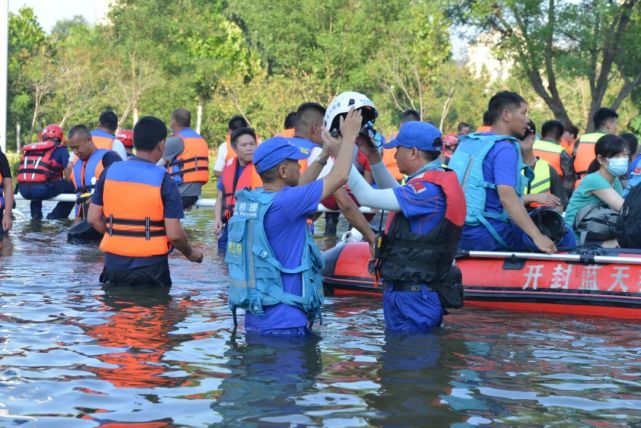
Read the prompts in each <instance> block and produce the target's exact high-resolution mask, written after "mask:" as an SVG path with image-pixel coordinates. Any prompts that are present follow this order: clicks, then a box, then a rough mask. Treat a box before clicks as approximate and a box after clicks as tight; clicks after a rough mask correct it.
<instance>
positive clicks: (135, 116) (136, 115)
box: [133, 104, 139, 125]
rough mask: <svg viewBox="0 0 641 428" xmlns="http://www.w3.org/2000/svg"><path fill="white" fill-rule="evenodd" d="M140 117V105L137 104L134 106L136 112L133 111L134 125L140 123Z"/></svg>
mask: <svg viewBox="0 0 641 428" xmlns="http://www.w3.org/2000/svg"><path fill="white" fill-rule="evenodd" d="M138 116H139V112H138V104H136V105H134V111H133V117H134V125H135V124H136V123H138Z"/></svg>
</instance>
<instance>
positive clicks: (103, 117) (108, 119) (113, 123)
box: [98, 110, 118, 132]
mask: <svg viewBox="0 0 641 428" xmlns="http://www.w3.org/2000/svg"><path fill="white" fill-rule="evenodd" d="M98 123H99V124H100V126H102V127H103V128H107V129H109V130H111V131H114V132H115V131H116V129H118V116H116V113H114V112H113V111H111V110H107V111H103V112H102V113H100V117H99V118H98Z"/></svg>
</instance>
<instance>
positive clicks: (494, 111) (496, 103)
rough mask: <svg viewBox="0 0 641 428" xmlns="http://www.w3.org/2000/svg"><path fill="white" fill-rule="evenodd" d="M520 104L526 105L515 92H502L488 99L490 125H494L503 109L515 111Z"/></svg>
mask: <svg viewBox="0 0 641 428" xmlns="http://www.w3.org/2000/svg"><path fill="white" fill-rule="evenodd" d="M521 104H526V102H525V99H524V98H523V97H522V96H520V95H519V94H517V93H516V92H510V91H502V92H499V93H497V94H495V95H494V96H493V97H492V98H490V102H489V103H488V105H487V111H488V112H489V119H490V124H491V125H494V124H495V123H496V122H498V120H499V118H500V117H501V113H503V110H505V109H517V108H519V107H520V106H521Z"/></svg>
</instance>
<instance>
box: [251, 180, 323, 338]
mask: <svg viewBox="0 0 641 428" xmlns="http://www.w3.org/2000/svg"><path fill="white" fill-rule="evenodd" d="M322 193H323V182H322V180H316V181H314V182H312V183H309V184H306V185H304V186H296V187H286V188H284V189H282V190H281V191H279V192H278V194H277V195H276V196H275V197H274V201H273V202H272V206H271V207H270V208H269V210H268V211H267V213H266V214H265V233H266V235H267V240H268V241H269V244H270V246H271V247H272V250H273V251H274V255H275V256H276V259H277V260H278V261H279V262H281V263H282V264H283V266H284V267H286V268H294V267H297V266H299V265H300V262H301V259H302V257H303V249H304V245H305V234H306V233H307V231H306V229H307V217H308V216H309V214H311V213H314V212H316V210H317V208H318V203H319V202H320V199H321V196H322ZM281 277H282V279H283V290H284V291H286V292H287V293H292V294H297V295H299V296H300V295H301V294H302V275H301V274H286V273H281ZM306 325H307V316H306V315H305V313H303V311H301V310H300V309H298V308H295V307H293V306H288V305H285V304H278V305H274V306H270V307H267V308H265V313H264V314H263V315H252V314H250V313H247V315H246V316H245V330H246V331H247V332H257V333H260V334H266V335H270V334H274V335H278V334H279V333H280V334H284V335H302V334H304V333H305V326H306Z"/></svg>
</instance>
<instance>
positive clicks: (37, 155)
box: [17, 140, 63, 183]
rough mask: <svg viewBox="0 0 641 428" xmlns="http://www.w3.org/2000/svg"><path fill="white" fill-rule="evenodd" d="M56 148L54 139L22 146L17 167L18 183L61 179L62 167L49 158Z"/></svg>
mask: <svg viewBox="0 0 641 428" xmlns="http://www.w3.org/2000/svg"><path fill="white" fill-rule="evenodd" d="M56 148H58V144H56V142H55V141H51V140H49V141H44V142H42V143H34V144H29V145H27V146H24V148H23V149H22V152H23V153H22V158H21V159H20V166H19V167H18V176H17V179H18V183H46V182H50V181H59V180H62V170H63V167H62V165H60V164H59V163H58V162H56V161H55V160H54V159H52V158H51V156H52V155H53V152H54V151H55V150H56Z"/></svg>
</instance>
